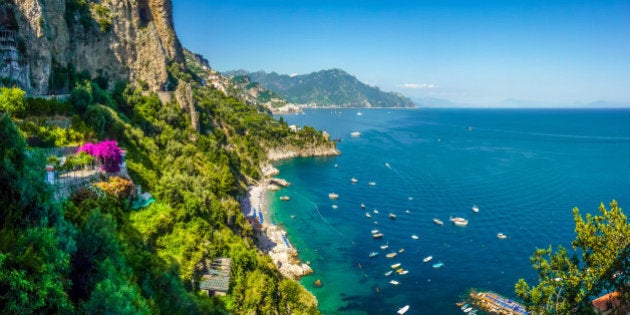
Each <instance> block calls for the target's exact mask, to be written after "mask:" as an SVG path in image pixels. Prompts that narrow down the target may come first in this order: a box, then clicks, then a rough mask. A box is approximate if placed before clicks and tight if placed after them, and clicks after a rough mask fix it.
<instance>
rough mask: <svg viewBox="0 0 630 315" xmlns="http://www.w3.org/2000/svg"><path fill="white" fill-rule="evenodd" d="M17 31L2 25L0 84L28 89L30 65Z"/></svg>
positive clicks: (0, 30)
mask: <svg viewBox="0 0 630 315" xmlns="http://www.w3.org/2000/svg"><path fill="white" fill-rule="evenodd" d="M16 38H17V32H16V31H14V30H11V29H7V27H6V25H0V86H7V87H13V86H17V87H19V88H21V89H23V90H27V88H28V86H27V82H28V67H27V64H26V62H25V61H24V58H22V56H21V54H20V52H19V50H18V45H17V40H16Z"/></svg>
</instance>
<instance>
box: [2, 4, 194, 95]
mask: <svg viewBox="0 0 630 315" xmlns="http://www.w3.org/2000/svg"><path fill="white" fill-rule="evenodd" d="M6 3H7V6H8V9H7V10H5V11H6V12H4V13H2V12H0V15H2V14H4V15H5V16H6V17H7V18H6V19H4V20H15V23H14V24H15V25H8V24H5V25H4V27H9V28H12V29H14V30H15V31H16V33H17V37H18V39H19V42H21V43H23V47H20V54H21V55H22V59H23V61H24V64H25V67H23V68H24V69H25V70H24V71H27V78H28V82H25V83H24V84H21V85H23V86H21V87H22V88H24V89H25V90H27V92H28V93H29V94H35V95H38V94H48V93H50V92H56V93H63V92H67V89H68V80H70V77H72V76H73V75H75V74H76V73H82V72H85V73H87V74H88V75H89V76H90V77H91V78H96V77H104V78H108V79H109V84H113V83H114V82H115V81H116V80H129V81H131V82H143V84H146V86H148V88H150V89H151V90H153V91H158V90H163V89H164V88H165V85H166V82H167V81H168V73H167V67H168V65H169V63H171V62H176V63H181V62H183V60H184V57H183V51H182V47H181V44H180V42H179V40H178V38H177V35H176V34H175V31H174V29H173V17H172V4H171V0H102V1H95V0H88V1H87V4H81V3H80V2H78V1H76V0H74V1H73V0H69V1H66V0H13V1H8V2H6ZM2 20H3V18H2V17H1V16H0V21H2ZM0 23H1V22H0ZM2 27H3V25H1V24H0V29H1V28H2Z"/></svg>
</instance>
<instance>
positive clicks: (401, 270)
mask: <svg viewBox="0 0 630 315" xmlns="http://www.w3.org/2000/svg"><path fill="white" fill-rule="evenodd" d="M397 272H398V274H399V275H406V274H408V273H409V270H404V269H398V271H397Z"/></svg>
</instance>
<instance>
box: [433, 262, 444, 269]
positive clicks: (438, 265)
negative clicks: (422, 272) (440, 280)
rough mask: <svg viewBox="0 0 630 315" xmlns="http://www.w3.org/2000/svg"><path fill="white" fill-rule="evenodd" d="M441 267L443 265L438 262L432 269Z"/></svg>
mask: <svg viewBox="0 0 630 315" xmlns="http://www.w3.org/2000/svg"><path fill="white" fill-rule="evenodd" d="M443 266H444V263H442V262H439V263H437V264H433V268H436V269H437V268H442V267H443Z"/></svg>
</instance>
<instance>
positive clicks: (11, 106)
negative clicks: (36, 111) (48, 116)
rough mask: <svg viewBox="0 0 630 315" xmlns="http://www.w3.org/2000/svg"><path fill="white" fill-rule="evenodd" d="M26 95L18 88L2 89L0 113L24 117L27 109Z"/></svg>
mask: <svg viewBox="0 0 630 315" xmlns="http://www.w3.org/2000/svg"><path fill="white" fill-rule="evenodd" d="M24 95H26V93H25V92H24V91H22V90H20V89H18V88H5V87H0V111H6V112H7V113H9V114H11V115H12V116H18V117H20V116H22V115H23V114H24V110H25V109H26V105H25V104H24Z"/></svg>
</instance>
